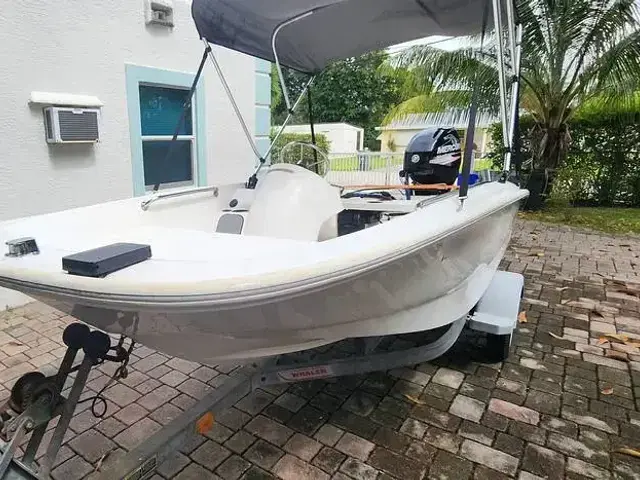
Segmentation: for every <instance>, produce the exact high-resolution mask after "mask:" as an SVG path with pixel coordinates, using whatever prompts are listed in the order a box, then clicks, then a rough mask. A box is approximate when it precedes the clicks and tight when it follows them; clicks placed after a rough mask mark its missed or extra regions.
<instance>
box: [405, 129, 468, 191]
mask: <svg viewBox="0 0 640 480" xmlns="http://www.w3.org/2000/svg"><path fill="white" fill-rule="evenodd" d="M461 162H462V149H461V144H460V136H459V135H458V131H457V130H456V129H455V128H451V127H431V128H426V129H424V130H422V131H421V132H418V133H416V134H415V135H414V136H413V138H412V139H411V140H410V141H409V144H408V145H407V148H406V150H405V153H404V168H403V170H402V171H401V172H400V176H401V177H405V176H406V175H408V176H409V178H410V179H411V180H412V181H413V183H416V184H422V185H426V184H434V183H446V184H447V185H453V183H454V182H455V181H456V178H457V176H458V171H459V170H460V163H461ZM416 194H419V192H416Z"/></svg>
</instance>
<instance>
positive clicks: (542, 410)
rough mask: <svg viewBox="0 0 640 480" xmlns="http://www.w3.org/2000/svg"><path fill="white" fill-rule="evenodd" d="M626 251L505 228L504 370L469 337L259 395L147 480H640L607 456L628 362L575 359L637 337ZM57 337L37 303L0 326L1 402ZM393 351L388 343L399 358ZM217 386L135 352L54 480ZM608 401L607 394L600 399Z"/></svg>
mask: <svg viewBox="0 0 640 480" xmlns="http://www.w3.org/2000/svg"><path fill="white" fill-rule="evenodd" d="M638 251H640V241H639V240H638V239H634V238H628V237H625V238H619V237H611V236H609V235H601V234H595V233H588V232H586V233H585V232H581V231H576V230H575V229H567V228H565V227H560V226H549V225H543V224H538V223H533V222H522V221H518V224H517V227H516V229H515V231H514V238H513V241H512V248H510V249H509V250H508V251H507V254H506V256H505V261H504V263H503V266H504V267H506V268H507V269H509V270H512V271H526V272H527V273H526V276H527V282H526V288H527V290H526V292H525V298H524V304H523V305H524V306H523V310H526V312H527V313H526V315H527V318H528V322H527V323H521V324H519V325H518V331H517V336H516V339H515V340H514V343H515V345H514V352H513V353H512V357H511V358H510V360H509V362H508V363H506V364H504V365H502V364H487V363H484V362H483V361H482V360H481V359H478V358H474V357H473V352H474V350H473V347H474V346H475V345H477V342H479V341H480V335H476V334H475V333H473V332H468V333H467V334H465V336H463V337H462V338H460V339H459V341H458V343H457V344H456V345H455V346H454V347H453V348H454V350H452V351H451V352H449V353H448V354H447V355H445V357H444V358H441V359H439V360H436V361H431V362H428V363H425V364H421V365H416V366H415V367H414V368H403V369H400V370H397V371H392V372H380V373H376V374H371V375H366V376H354V377H346V378H341V379H338V380H332V381H311V382H306V383H299V384H296V385H292V386H291V387H289V388H288V389H285V388H284V387H267V388H265V389H261V390H257V391H255V392H254V393H252V394H251V395H249V396H247V397H246V398H244V399H242V400H241V401H240V402H238V403H237V404H236V405H235V406H234V407H233V408H232V409H230V410H229V412H228V413H226V414H225V415H222V416H220V417H218V418H217V419H216V425H215V426H214V428H213V430H212V431H211V432H210V433H209V435H208V436H207V437H198V438H197V439H196V440H194V441H193V442H192V443H191V444H189V445H186V446H184V447H183V448H182V449H180V450H176V453H175V455H174V456H173V458H172V459H170V460H169V461H167V462H166V463H165V464H164V465H162V466H161V468H160V471H159V473H158V475H157V476H156V477H154V480H160V479H161V478H163V479H175V480H186V479H189V478H198V479H211V478H221V479H224V480H230V479H242V480H247V479H252V478H253V479H256V478H265V479H269V478H294V479H299V478H305V476H306V477H307V478H309V477H311V478H316V479H319V480H328V479H330V478H332V477H335V478H336V479H341V480H342V479H346V478H350V477H349V475H351V474H353V473H354V472H364V474H366V475H368V477H367V478H376V477H375V476H376V475H378V477H379V478H395V479H413V478H439V477H440V476H449V477H450V478H474V477H475V478H479V479H481V478H485V479H487V478H503V477H502V476H501V475H500V473H502V474H503V475H507V477H508V478H531V479H534V478H535V476H538V477H539V478H545V477H548V478H555V477H554V476H557V477H558V478H560V477H561V478H565V475H568V477H569V478H573V477H575V478H578V477H579V476H580V474H579V473H578V469H580V468H582V469H584V470H581V471H582V472H587V473H589V474H594V472H598V474H599V475H600V477H601V478H616V477H617V478H621V479H624V478H629V479H631V478H638V477H639V476H640V462H639V461H638V459H636V458H634V457H632V456H629V455H625V454H621V453H616V449H617V448H618V447H621V446H632V447H633V446H637V442H636V441H635V440H634V435H636V432H637V428H638V421H639V419H640V417H638V413H637V408H640V403H638V402H640V392H639V391H638V389H637V388H636V389H635V390H634V387H640V375H638V373H639V372H638V371H637V370H638V368H637V367H638V365H637V362H638V353H637V352H636V353H631V352H632V350H629V349H630V348H631V347H629V346H625V345H622V344H618V345H617V346H616V348H614V346H613V344H611V343H606V344H604V345H601V346H598V347H596V346H593V345H591V346H589V345H588V343H589V342H590V341H592V342H594V343H596V342H598V339H599V337H600V336H602V335H603V334H602V333H600V330H601V329H602V328H604V326H603V324H606V325H609V326H610V327H611V328H615V329H616V330H617V331H618V333H623V334H627V335H634V336H637V334H638V333H639V332H640V313H639V312H638V308H639V305H640V304H639V303H638V301H637V298H634V297H633V296H630V295H627V294H625V293H622V292H620V290H622V289H623V287H621V285H620V284H616V283H614V279H615V280H616V281H617V282H626V284H627V285H628V287H629V288H637V287H638V280H637V275H638V274H639V273H640V265H638V262H637V259H635V258H634V257H635V255H636V254H637V252H638ZM536 253H544V256H538V255H535V254H536ZM605 305H606V307H605ZM594 307H597V308H600V307H601V308H603V309H604V310H602V311H603V314H604V315H605V318H604V320H603V319H602V318H600V317H599V316H591V317H589V315H588V312H589V311H590V310H591V309H593V308H594ZM551 311H555V312H557V313H555V314H551V313H550V312H551ZM609 311H611V312H613V311H625V312H626V313H625V314H624V315H623V314H620V315H617V314H613V313H609ZM66 323H68V318H66V317H63V316H61V314H60V313H59V312H57V311H54V310H52V309H49V308H47V307H45V306H43V305H41V304H38V303H33V304H31V305H29V306H27V307H21V308H17V309H14V310H10V311H7V312H4V313H0V344H2V345H1V346H0V370H1V371H0V384H1V385H2V387H1V388H0V395H1V396H3V397H5V396H6V395H8V389H9V388H11V386H12V385H13V383H14V382H15V379H16V378H17V377H18V376H19V375H21V374H22V373H24V372H26V371H29V370H33V369H34V368H35V369H40V370H41V371H44V372H52V371H53V369H54V368H55V365H56V364H57V362H58V361H59V359H60V357H61V355H62V353H63V352H64V349H63V348H62V347H61V346H60V341H61V332H62V328H63V327H64V325H65V324H66ZM549 332H552V333H554V335H555V336H558V337H561V339H558V338H555V336H551V335H549ZM634 332H635V333H634ZM406 340H407V339H404V340H403V339H399V338H395V339H393V340H387V342H390V343H389V345H393V348H397V347H400V346H401V344H402V343H404V342H405V341H406ZM384 346H385V345H381V348H382V347H384ZM620 347H622V348H624V349H627V350H629V353H627V352H624V351H621V349H620ZM586 350H588V351H586ZM605 352H610V353H609V355H607V356H605ZM613 355H615V358H614V357H613ZM113 367H114V365H113V364H105V365H103V366H101V367H100V368H99V369H97V370H96V371H95V372H94V373H93V374H92V377H91V381H90V383H89V389H91V390H92V391H93V392H96V391H97V390H98V389H100V388H102V386H103V385H104V383H105V381H106V379H107V376H108V375H110V374H112V373H113ZM230 370H231V368H230V367H225V366H219V367H217V368H210V367H206V366H203V365H199V364H196V363H192V362H187V361H184V360H180V359H176V358H170V357H167V356H165V355H162V354H159V353H157V352H154V351H152V350H149V349H147V348H144V347H139V348H137V349H136V350H135V357H134V359H133V360H132V362H131V364H130V369H129V378H128V379H127V380H125V381H124V382H122V385H117V386H114V387H111V388H109V389H108V390H107V397H108V405H109V407H108V412H107V415H106V418H104V419H103V420H97V419H94V418H93V417H92V416H91V414H90V412H89V411H88V408H89V404H88V403H85V404H82V405H80V406H79V408H78V412H77V413H76V416H75V418H74V420H73V421H72V423H71V429H70V430H69V432H68V436H67V437H66V438H65V441H64V446H63V448H62V450H61V452H60V458H59V461H58V462H57V463H56V466H55V468H54V471H53V476H54V478H55V479H64V480H78V479H81V478H93V475H94V474H93V471H94V470H95V469H96V467H97V466H98V464H99V463H100V460H101V459H102V462H101V465H102V469H104V466H105V465H106V466H108V465H110V464H112V463H113V462H117V461H118V459H119V458H121V455H122V454H123V453H124V451H126V450H129V449H130V448H132V447H133V446H134V444H135V443H137V440H136V439H140V438H144V437H145V436H148V435H149V434H151V433H152V432H154V431H156V430H157V429H159V428H160V426H161V425H164V424H166V423H167V421H168V420H169V419H171V418H173V417H174V416H175V415H176V414H177V413H179V412H180V411H181V410H184V409H186V408H187V407H188V406H190V405H192V404H193V403H194V402H195V401H196V399H198V398H201V397H202V396H203V395H204V394H205V393H207V392H208V391H209V390H210V389H212V388H218V387H219V386H220V385H221V384H222V382H223V381H224V380H225V379H227V378H228V375H229V374H230ZM605 388H610V389H611V390H612V393H611V394H608V395H605V394H603V393H601V391H603V390H604V389H605ZM607 391H608V390H607ZM409 397H410V398H411V399H414V400H411V399H410V398H409ZM522 415H525V416H524V417H523V416H522ZM518 418H520V420H518ZM523 419H526V421H523ZM635 438H637V437H635ZM109 452H110V453H109ZM107 454H108V455H107ZM105 455H107V456H105ZM540 455H544V457H543V458H545V459H546V460H545V462H540V461H539V458H541V457H540ZM103 456H105V457H104V458H103ZM496 459H500V462H497V461H496ZM496 469H497V470H498V471H499V472H500V473H498V472H497V471H496ZM522 472H529V473H530V474H531V475H526V474H525V473H522ZM420 475H422V477H420ZM520 475H522V476H521V477H520ZM532 475H535V476H532ZM592 476H593V475H592Z"/></svg>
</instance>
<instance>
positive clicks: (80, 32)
mask: <svg viewBox="0 0 640 480" xmlns="http://www.w3.org/2000/svg"><path fill="white" fill-rule="evenodd" d="M2 18H3V20H5V21H3V22H2V24H3V27H2V29H0V45H2V48H0V65H2V66H3V68H2V71H1V72H0V105H2V109H0V139H2V140H1V142H0V143H1V144H2V152H1V153H0V219H2V220H5V219H10V218H16V217H22V216H26V215H32V214H38V213H46V212H52V211H56V210H61V209H67V208H71V207H78V206H85V205H90V204H95V203H100V202H104V201H108V200H116V199H122V198H126V197H130V196H133V195H143V194H145V193H146V192H147V191H148V189H149V188H150V185H153V183H154V182H155V181H158V180H160V181H162V182H164V183H165V187H169V188H170V187H172V186H179V185H180V186H181V185H207V184H212V183H214V182H216V183H217V182H223V181H244V180H246V178H247V176H248V175H249V174H250V172H251V171H252V168H253V167H254V165H255V164H256V158H255V155H254V154H253V152H252V150H251V148H250V146H249V144H248V142H247V140H246V138H245V136H244V133H243V131H242V129H241V126H240V123H239V122H238V119H237V118H236V117H235V115H234V112H233V109H232V107H231V104H230V102H229V100H228V98H227V97H226V95H225V94H224V90H223V88H222V85H221V83H220V81H219V80H218V77H217V76H216V74H215V70H214V69H213V67H212V66H211V64H210V63H207V65H206V67H205V70H204V74H203V77H202V79H201V82H200V84H199V86H198V88H197V91H196V94H195V100H194V103H193V105H192V108H191V109H190V111H189V115H188V117H187V122H186V123H185V126H184V127H183V129H182V130H181V132H180V133H181V136H180V137H179V139H180V141H179V144H178V146H179V148H177V149H176V150H177V155H176V157H175V161H174V162H172V163H171V165H170V166H169V167H166V166H165V165H164V164H163V162H162V160H163V159H164V153H165V152H166V149H167V145H168V142H167V140H169V139H170V138H171V136H172V134H173V130H174V129H175V125H176V123H177V120H178V118H179V113H178V112H179V111H180V107H181V105H182V102H183V100H184V99H185V96H186V93H187V92H188V88H189V86H190V84H191V82H192V80H193V78H194V76H195V73H196V71H197V69H198V64H199V62H200V59H201V57H202V53H203V49H204V46H203V44H202V43H201V41H200V39H199V36H198V33H197V31H196V28H195V26H194V23H193V20H192V17H191V2H190V1H189V0H173V1H170V0H163V1H159V0H155V1H153V2H151V1H150V0H139V1H131V0H112V1H110V2H95V1H93V2H92V1H88V2H78V1H77V0H57V1H55V2H34V1H18V2H5V3H3V10H2ZM213 50H214V53H215V54H216V56H217V57H218V59H219V61H220V63H221V67H222V69H223V71H224V73H225V76H226V78H227V80H228V82H229V83H230V86H231V89H232V90H233V92H234V93H235V94H236V101H237V102H238V105H239V108H240V110H241V112H242V114H243V115H244V117H245V119H246V122H247V125H248V126H249V129H250V133H252V134H253V135H254V136H255V138H256V140H257V141H258V144H259V147H260V148H262V149H263V151H264V149H265V148H266V145H267V144H268V138H269V129H270V117H271V115H270V102H271V100H270V77H269V72H270V64H268V63H267V62H264V61H262V60H257V59H255V58H253V57H250V56H247V55H243V54H240V53H235V52H232V51H230V50H227V49H223V48H218V47H214V49H213ZM50 106H56V107H66V108H67V109H66V110H58V111H56V110H54V111H52V112H49V115H52V117H53V118H54V119H56V120H55V121H63V122H64V121H66V120H68V119H69V118H72V119H73V120H74V121H78V122H81V123H82V128H88V129H90V131H91V132H94V133H97V134H98V136H99V141H98V142H97V143H50V142H47V140H46V139H45V132H46V130H47V129H46V127H45V122H44V119H45V113H44V109H45V108H46V107H50ZM68 107H71V108H72V109H76V110H75V111H74V110H69V108H68ZM60 112H63V113H60ZM64 112H66V113H64ZM72 115H77V116H73V117H71V116H72ZM65 119H66V120H65ZM55 121H54V123H55ZM49 133H55V132H52V131H49ZM0 256H3V254H2V253H1V252H0ZM0 261H1V260H0ZM25 299H26V297H22V296H17V295H16V294H14V293H13V292H10V291H8V290H1V289H0V308H4V307H5V305H16V304H19V303H23V301H24V300H25Z"/></svg>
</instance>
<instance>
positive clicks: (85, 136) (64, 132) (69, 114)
mask: <svg viewBox="0 0 640 480" xmlns="http://www.w3.org/2000/svg"><path fill="white" fill-rule="evenodd" d="M44 124H45V136H46V139H47V143H95V142H98V141H99V140H100V111H99V110H98V109H97V108H69V107H46V108H45V109H44Z"/></svg>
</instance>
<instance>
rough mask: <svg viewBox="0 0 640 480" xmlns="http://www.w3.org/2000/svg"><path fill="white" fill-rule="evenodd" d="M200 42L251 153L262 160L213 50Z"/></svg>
mask: <svg viewBox="0 0 640 480" xmlns="http://www.w3.org/2000/svg"><path fill="white" fill-rule="evenodd" d="M202 41H203V42H204V44H205V45H206V46H207V47H208V53H209V59H210V60H211V63H213V66H214V68H215V69H216V73H217V74H218V77H219V78H220V82H221V83H222V88H224V91H225V92H226V93H227V97H229V101H230V102H231V106H232V107H233V110H234V111H235V112H236V116H237V117H238V120H240V125H241V126H242V130H244V134H245V136H246V137H247V140H248V141H249V145H251V149H252V150H253V153H255V155H256V157H258V158H259V159H260V160H262V155H260V152H259V151H258V147H257V146H256V142H254V141H253V137H252V136H251V132H250V131H249V128H248V127H247V124H246V122H245V121H244V117H243V116H242V113H240V109H239V108H238V104H237V103H236V100H235V98H234V97H233V93H231V89H230V88H229V84H228V83H227V79H226V78H225V76H224V74H223V73H222V69H221V68H220V64H219V63H218V60H217V59H216V56H215V55H214V54H213V49H212V48H211V46H210V45H209V42H208V41H207V40H206V39H202ZM265 157H266V155H265ZM261 163H262V162H261Z"/></svg>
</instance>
